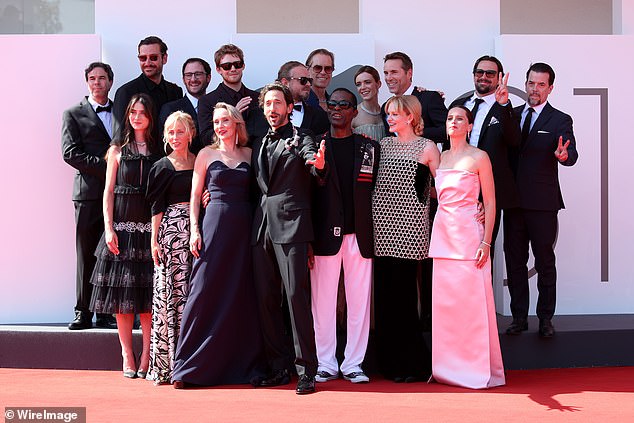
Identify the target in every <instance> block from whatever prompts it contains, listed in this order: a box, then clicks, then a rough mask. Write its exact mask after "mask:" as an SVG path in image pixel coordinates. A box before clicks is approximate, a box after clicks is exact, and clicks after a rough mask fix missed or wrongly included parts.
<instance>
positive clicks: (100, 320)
mask: <svg viewBox="0 0 634 423" xmlns="http://www.w3.org/2000/svg"><path fill="white" fill-rule="evenodd" d="M95 326H96V327H98V328H101V329H116V328H117V319H115V318H114V316H113V315H112V314H102V313H97V318H96V319H95Z"/></svg>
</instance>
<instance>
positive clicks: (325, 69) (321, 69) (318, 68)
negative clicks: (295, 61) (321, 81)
mask: <svg viewBox="0 0 634 423" xmlns="http://www.w3.org/2000/svg"><path fill="white" fill-rule="evenodd" d="M334 70H335V67H334V66H322V65H314V66H313V71H314V72H315V73H321V72H326V73H332V71H334Z"/></svg>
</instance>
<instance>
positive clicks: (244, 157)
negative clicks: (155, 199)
mask: <svg viewBox="0 0 634 423" xmlns="http://www.w3.org/2000/svg"><path fill="white" fill-rule="evenodd" d="M212 123H213V127H214V143H213V144H212V145H211V146H207V147H205V148H203V149H202V150H201V151H200V153H198V157H196V163H195V164H194V175H193V180H192V190H191V201H190V225H191V228H190V233H191V235H190V241H189V246H190V251H191V253H192V254H193V255H194V257H195V259H194V263H193V266H192V275H191V282H190V292H189V298H188V299H187V304H186V305H185V310H184V312H183V320H182V324H181V335H180V337H179V339H178V348H177V351H176V360H175V362H174V373H173V376H172V381H173V383H174V388H177V389H180V388H184V387H187V385H206V386H210V385H223V384H235V383H248V382H250V381H251V379H252V378H254V377H258V376H260V375H261V371H260V365H261V362H262V361H261V358H262V340H261V334H260V325H259V323H258V320H257V316H258V314H257V304H256V302H255V291H254V287H253V271H252V267H251V266H252V260H251V242H250V241H251V203H250V201H249V200H250V196H249V188H250V182H251V165H250V161H251V149H250V148H249V147H247V146H246V143H247V139H248V138H247V131H246V129H245V124H244V120H243V119H242V115H241V114H240V112H238V110H237V109H236V108H235V107H233V106H231V105H228V104H225V103H218V104H217V105H216V107H215V108H214V113H213V122H212ZM205 188H206V189H207V190H208V191H209V194H210V201H209V203H208V204H207V206H206V208H205V210H204V217H202V219H199V217H200V214H201V209H200V199H201V195H202V192H203V190H204V189H205Z"/></svg>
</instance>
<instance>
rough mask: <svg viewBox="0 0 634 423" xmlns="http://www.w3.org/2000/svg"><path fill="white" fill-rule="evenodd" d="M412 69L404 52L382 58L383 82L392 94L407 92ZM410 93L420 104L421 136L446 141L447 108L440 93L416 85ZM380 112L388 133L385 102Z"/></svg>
mask: <svg viewBox="0 0 634 423" xmlns="http://www.w3.org/2000/svg"><path fill="white" fill-rule="evenodd" d="M413 71H414V65H413V64H412V59H410V57H409V56H408V55H407V54H405V53H402V52H400V51H397V52H394V53H390V54H388V55H386V56H385V57H384V58H383V74H384V77H385V83H386V84H387V88H388V89H389V90H390V92H391V93H392V94H394V95H404V94H406V93H407V90H409V88H410V87H411V86H412V74H413ZM410 94H411V95H413V96H415V97H416V98H417V99H418V101H420V104H421V106H422V113H421V116H422V118H423V123H424V128H423V137H425V138H429V139H430V140H432V141H434V142H435V143H442V142H444V141H446V140H447V132H446V129H445V121H446V120H447V108H446V107H445V102H444V100H443V98H442V97H441V96H440V93H438V92H437V91H426V90H423V91H421V90H419V89H418V88H417V87H413V89H412V92H411V93H410ZM381 114H382V116H383V123H384V124H385V131H386V132H387V133H390V127H389V125H388V124H387V120H386V114H385V103H384V104H383V106H381Z"/></svg>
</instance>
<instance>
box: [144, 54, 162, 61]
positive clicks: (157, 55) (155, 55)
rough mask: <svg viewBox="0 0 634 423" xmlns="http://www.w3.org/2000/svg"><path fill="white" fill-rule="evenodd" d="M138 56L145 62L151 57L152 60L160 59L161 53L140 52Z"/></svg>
mask: <svg viewBox="0 0 634 423" xmlns="http://www.w3.org/2000/svg"><path fill="white" fill-rule="evenodd" d="M138 57H139V62H145V61H147V60H148V59H150V62H158V60H159V59H160V58H161V55H159V54H150V55H145V54H140V55H139V56H138Z"/></svg>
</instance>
